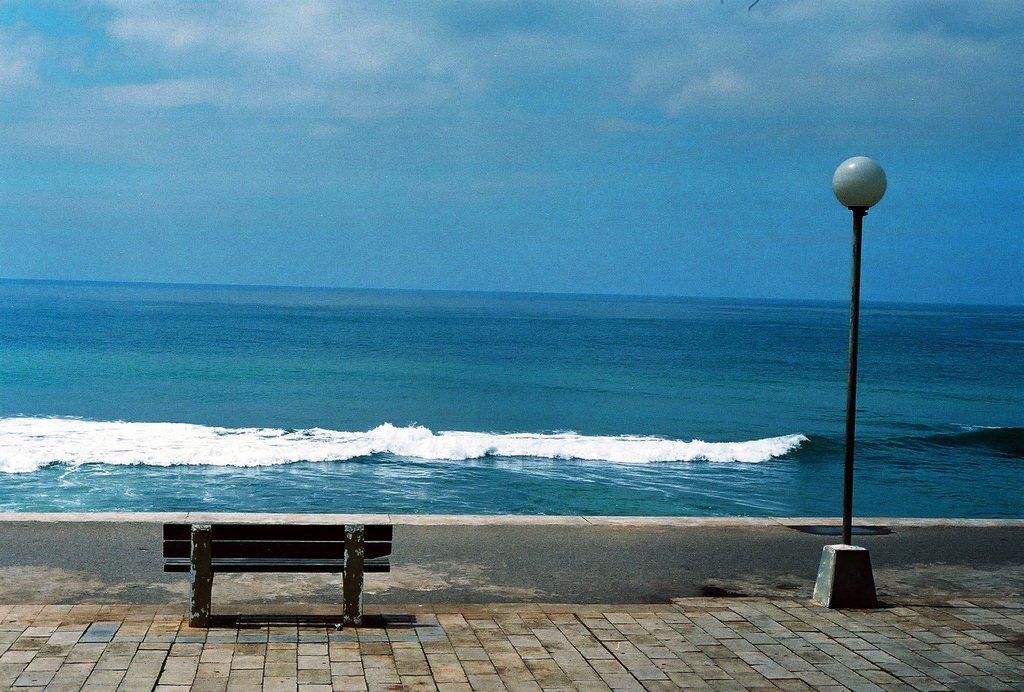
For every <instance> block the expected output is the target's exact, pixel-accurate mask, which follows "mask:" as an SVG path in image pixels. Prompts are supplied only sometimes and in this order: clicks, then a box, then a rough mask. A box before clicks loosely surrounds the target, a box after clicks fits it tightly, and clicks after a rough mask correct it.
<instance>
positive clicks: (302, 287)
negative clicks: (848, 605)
mask: <svg viewBox="0 0 1024 692" xmlns="http://www.w3.org/2000/svg"><path fill="white" fill-rule="evenodd" d="M3 284H8V285H9V284H28V285H32V284H37V285H38V284H63V285H71V286H145V287H151V288H202V289H252V290H255V289H272V290H293V291H363V292H373V291H376V292H380V293H438V294H471V295H504V296H509V295H514V296H525V297H530V296H532V297H563V298H567V297H575V298H632V299H646V300H658V299H661V300H708V301H725V300H731V301H750V302H766V303H800V302H803V303H838V304H846V303H848V301H847V300H844V299H840V298H764V297H760V298H758V297H750V296H723V295H718V296H712V295H679V294H671V293H585V292H572V291H528V290H493V289H492V290H488V289H471V288H393V287H370V286H325V285H312V284H259V283H251V284H244V283H243V284H237V283H216V282H203V283H199V282H188V281H126V280H118V279H37V278H0V285H3ZM861 303H862V304H874V305H920V306H942V307H991V308H1021V307H1024V302H1020V303H970V302H935V301H931V302H927V301H925V302H922V301H898V300H862V301H861Z"/></svg>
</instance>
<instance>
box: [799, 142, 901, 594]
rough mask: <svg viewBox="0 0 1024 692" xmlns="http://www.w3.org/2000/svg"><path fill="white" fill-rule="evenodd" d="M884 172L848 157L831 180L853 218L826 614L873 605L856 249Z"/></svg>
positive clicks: (822, 571) (822, 570)
mask: <svg viewBox="0 0 1024 692" xmlns="http://www.w3.org/2000/svg"><path fill="white" fill-rule="evenodd" d="M885 186H886V181H885V171H883V170H882V167H881V166H879V165H878V163H877V162H876V161H875V160H874V159H870V158H868V157H866V156H854V157H853V158H851V159H847V160H846V161H843V162H842V163H841V164H839V168H837V169H836V172H835V174H834V175H833V176H832V190H833V192H835V195H836V199H838V200H839V202H840V203H841V204H842V205H843V206H844V207H846V208H848V209H849V210H850V211H851V212H852V213H853V262H852V264H851V271H850V360H849V369H848V371H847V378H846V449H845V455H844V463H843V542H842V543H841V544H838V545H827V546H825V548H824V550H823V551H822V555H821V564H820V565H819V566H818V579H817V582H816V583H815V585H814V600H815V601H817V602H818V603H821V604H822V605H826V606H829V607H831V608H858V607H860V608H872V607H874V606H876V605H877V604H878V599H877V597H876V595H875V581H874V576H873V575H872V572H871V557H870V556H869V554H868V551H867V550H866V549H864V548H859V547H856V546H854V545H853V455H854V432H855V429H856V421H857V338H858V331H859V327H860V246H861V235H862V230H863V226H864V217H865V216H867V213H868V209H870V208H871V207H873V206H874V205H875V204H877V203H878V201H879V200H881V199H882V195H884V194H885Z"/></svg>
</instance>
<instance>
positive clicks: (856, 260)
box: [843, 207, 868, 545]
mask: <svg viewBox="0 0 1024 692" xmlns="http://www.w3.org/2000/svg"><path fill="white" fill-rule="evenodd" d="M850 210H851V211H852V212H853V267H852V269H851V271H850V367H849V371H848V372H847V376H846V460H845V464H844V466H843V543H844V544H845V545H853V437H854V429H855V427H856V423H857V332H858V329H859V326H860V238H861V229H862V227H863V224H864V217H865V216H867V213H868V210H867V207H851V209H850Z"/></svg>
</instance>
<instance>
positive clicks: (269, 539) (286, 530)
mask: <svg viewBox="0 0 1024 692" xmlns="http://www.w3.org/2000/svg"><path fill="white" fill-rule="evenodd" d="M345 528H346V527H345V526H344V525H341V524H212V525H211V540H210V554H211V563H212V567H213V571H214V572H341V571H343V569H344V566H345ZM349 528H350V529H351V528H354V527H353V526H349ZM362 528H363V545H364V550H365V553H364V562H363V569H364V571H366V572H389V571H390V570H391V565H390V561H389V560H388V556H390V555H391V536H392V527H391V525H390V524H366V525H363V527H362ZM191 553H192V524H164V571H165V572H188V571H189V569H190V567H191Z"/></svg>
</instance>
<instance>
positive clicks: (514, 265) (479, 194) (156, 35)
mask: <svg viewBox="0 0 1024 692" xmlns="http://www.w3.org/2000/svg"><path fill="white" fill-rule="evenodd" d="M748 5H749V2H748V1H747V0H744V1H743V2H736V1H735V0H677V1H675V2H670V1H667V0H558V1H557V2H556V1H553V0H545V1H543V2H541V1H537V0H519V1H518V2H507V1H505V0H487V1H483V0H480V1H477V0H460V1H456V2H426V1H418V0H405V1H401V2H387V1H384V0H377V1H376V2H365V3H364V2H333V1H329V0H308V1H307V0H287V1H282V2H274V1H270V0H268V1H266V2H232V1H230V0H227V1H221V2H202V1H200V2H176V1H175V0H155V1H153V2H145V1H141V0H105V1H104V0H95V1H85V0H83V1H80V2H75V1H73V0H54V1H52V2H49V1H47V0H32V1H30V2H17V1H13V0H0V278H4V279H71V280H102V281H156V282H185V283H189V282H198V283H231V284H274V285H306V286H340V287H365V288H418V289H450V290H497V291H540V292H571V293H620V294H651V295H683V296H734V297H744V298H779V299H793V298H808V299H836V300H842V299H846V298H847V297H848V290H849V262H850V231H849V224H850V218H849V212H848V211H847V210H845V209H844V208H843V207H841V206H840V205H839V204H838V203H837V202H836V200H835V198H834V196H833V195H832V191H831V176H832V172H833V171H834V169H835V167H836V166H837V165H838V164H839V163H840V162H841V161H843V160H844V159H846V158H847V157H849V156H853V155H867V156H872V157H874V158H875V159H877V160H878V161H879V162H880V163H881V164H882V165H883V166H884V168H885V169H886V172H887V175H888V180H889V190H888V192H887V194H886V196H885V198H884V199H883V200H882V201H881V202H880V203H879V204H878V205H877V206H876V207H875V208H874V209H872V211H871V213H870V214H869V215H868V217H867V218H866V219H865V239H864V259H863V276H864V279H863V288H862V296H863V297H864V298H865V299H867V300H891V301H908V302H952V303H995V304H1022V303H1024V213H1022V199H1024V100H1022V94H1024V64H1022V55H1024V52H1022V50H1021V46H1024V3H1021V2H1019V1H1018V0H1007V1H1006V2H985V1H984V0H976V1H972V2H959V1H957V2H941V1H929V2H918V1H917V0H892V1H890V2H886V1H883V0H874V1H872V2H852V1H849V2H839V1H836V2H820V0H793V1H789V0H759V2H757V3H756V4H755V5H754V6H753V7H752V8H750V9H748Z"/></svg>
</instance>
